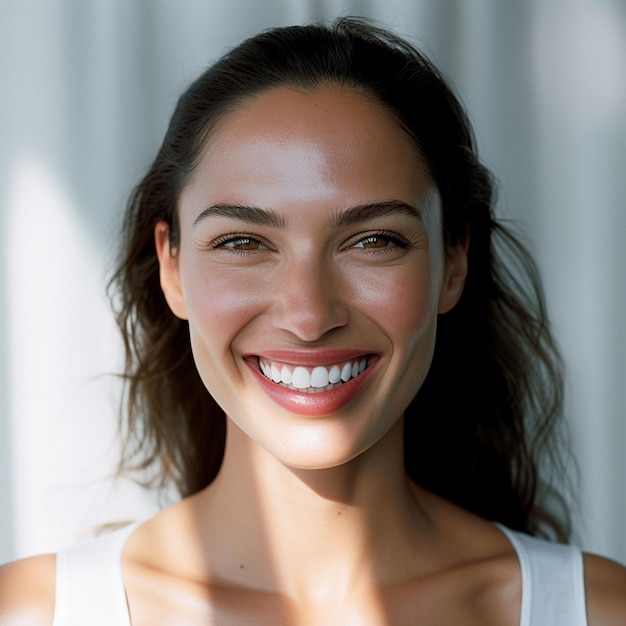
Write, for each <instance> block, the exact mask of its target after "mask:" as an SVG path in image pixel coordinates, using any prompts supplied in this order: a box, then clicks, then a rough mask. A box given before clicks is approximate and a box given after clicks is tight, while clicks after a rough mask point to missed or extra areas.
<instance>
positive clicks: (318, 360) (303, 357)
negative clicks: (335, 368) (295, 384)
mask: <svg viewBox="0 0 626 626" xmlns="http://www.w3.org/2000/svg"><path fill="white" fill-rule="evenodd" d="M371 354H373V353H372V351H371V350H363V349H357V348H319V349H315V350H311V349H308V350H304V349H300V350H299V349H293V348H291V349H272V350H262V351H260V352H255V353H250V354H249V355H248V356H249V357H258V358H260V359H267V360H268V361H276V362H279V363H285V364H290V365H302V366H305V367H306V366H307V365H308V366H316V365H334V364H335V363H341V362H343V361H350V360H351V359H357V358H362V357H365V356H369V355H371Z"/></svg>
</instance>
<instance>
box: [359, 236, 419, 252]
mask: <svg viewBox="0 0 626 626" xmlns="http://www.w3.org/2000/svg"><path fill="white" fill-rule="evenodd" d="M407 246H408V242H407V241H405V240H404V239H403V238H401V237H399V236H398V235H394V234H391V233H382V232H381V233H371V234H369V235H367V236H365V237H362V238H361V239H359V240H358V241H357V242H355V243H354V244H352V247H353V248H368V249H375V250H380V249H383V248H396V247H399V248H406V247H407Z"/></svg>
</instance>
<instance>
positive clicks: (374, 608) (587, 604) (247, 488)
mask: <svg viewBox="0 0 626 626" xmlns="http://www.w3.org/2000/svg"><path fill="white" fill-rule="evenodd" d="M491 201H492V200H491V184H490V178H489V175H488V173H487V172H486V171H485V169H484V168H483V167H482V165H481V164H480V163H479V162H478V160H477V157H476V153H475V150H474V148H473V144H472V139H471V134H470V130H469V126H468V123H467V121H466V119H465V116H464V113H463V111H462V109H461V107H460V105H459V104H458V102H457V100H456V99H455V98H454V96H453V95H452V93H451V91H450V90H449V88H448V87H447V86H446V85H445V83H444V81H443V80H442V79H441V77H440V76H439V75H438V73H437V71H436V70H435V69H434V68H433V67H432V66H431V65H430V64H429V62H428V61H427V60H426V59H424V58H423V57H422V56H421V55H420V54H419V53H418V52H417V51H415V50H414V49H413V48H412V47H410V46H409V45H408V44H406V43H405V42H403V41H402V40H399V39H397V38H396V37H394V36H392V35H391V34H389V33H387V32H385V31H382V30H379V29H376V28H373V27H371V26H369V25H366V24H364V23H361V22H359V21H356V20H341V21H338V22H337V23H336V24H335V25H333V26H332V27H324V26H310V27H293V28H286V29H277V30H273V31H270V32H267V33H264V34H261V35H259V36H257V37H255V38H253V39H251V40H249V41H247V42H244V43H243V44H242V45H241V46H239V47H238V48H236V49H235V50H234V51H232V52H231V53H230V54H228V55H226V56H225V57H224V58H223V59H222V60H220V61H219V62H218V63H217V64H216V65H215V66H213V67H212V68H211V69H209V70H208V71H207V72H206V73H205V74H203V75H202V76H201V77H200V78H199V79H198V80H197V81H196V82H195V83H194V84H193V85H192V86H191V87H190V88H189V89H188V90H187V92H186V93H185V94H183V96H182V97H181V99H180V101H179V104H178V107H177V109H176V111H175V113H174V116H173V117H172V120H171V123H170V127H169V129H168V132H167V135H166V137H165V140H164V143H163V146H162V148H161V150H160V152H159V154H158V156H157V158H156V160H155V162H154V164H153V165H152V167H151V169H150V171H149V172H148V174H147V175H146V177H145V178H144V179H143V181H142V182H141V183H140V185H139V186H138V188H137V190H136V191H135V194H134V195H133V197H132V199H131V202H130V204H129V208H128V211H127V215H126V221H125V226H124V242H123V257H122V260H121V263H120V266H119V269H118V271H117V273H116V275H115V277H114V281H113V286H114V287H115V288H116V289H117V291H116V293H117V300H116V307H117V313H118V322H119V324H120V328H121V330H122V333H123V337H124V340H125V342H126V344H125V345H126V351H127V367H126V382H127V397H126V399H127V407H126V409H127V411H126V418H127V420H128V422H127V424H126V425H125V429H126V431H127V432H129V433H130V439H129V441H128V448H127V450H128V454H127V456H126V458H125V463H124V465H125V467H126V468H127V469H141V470H147V471H148V472H150V471H151V470H152V472H153V475H154V476H156V478H155V479H154V480H155V482H157V483H160V484H162V485H166V484H168V483H170V482H172V481H173V482H174V484H175V485H176V486H177V487H178V489H179V491H180V493H181V495H182V496H184V498H183V499H182V501H181V502H179V503H177V504H175V505H174V506H172V507H170V508H167V509H165V510H164V511H162V512H161V513H159V514H158V515H157V516H156V517H154V518H153V519H151V520H148V521H147V522H145V523H143V524H140V525H138V524H134V525H131V526H129V527H126V528H125V529H122V530H120V531H116V532H114V533H112V534H110V535H108V536H105V537H103V538H100V539H97V540H95V542H93V543H92V544H89V545H88V546H86V547H83V548H78V549H76V550H73V551H68V552H64V553H61V554H59V555H58V557H55V556H54V555H49V556H42V557H36V558H35V559H29V560H26V561H22V562H18V563H15V564H12V565H9V566H6V567H5V569H4V570H3V572H2V578H1V579H0V581H1V584H0V590H1V591H0V594H1V595H0V598H1V599H2V600H1V602H0V606H2V611H1V612H0V615H1V616H2V619H3V620H4V621H2V622H0V623H2V624H4V623H7V624H10V623H18V620H19V619H22V620H26V621H27V623H29V624H52V623H53V624H55V626H69V625H72V626H73V625H77V624H81V625H83V624H107V625H109V626H111V625H122V624H123V625H125V626H127V625H128V624H132V625H133V626H138V625H144V624H150V625H155V624H183V623H184V624H222V623H229V624H230V623H242V624H250V623H254V624H265V623H267V624H282V623H285V624H415V623H427V624H448V623H453V624H477V625H478V624H479V625H481V626H484V625H489V624H498V625H509V624H510V625H518V624H522V625H523V626H537V625H541V626H551V625H557V624H558V625H559V626H561V625H563V624H568V626H576V625H582V624H587V623H588V624H591V625H597V624H603V625H604V624H623V623H625V621H626V570H624V569H623V568H621V567H620V566H618V565H616V564H613V563H611V562H609V561H606V560H604V559H601V558H598V557H593V556H589V555H584V556H583V555H581V554H580V552H579V551H578V550H576V549H574V548H571V547H567V546H563V545H558V544H552V543H549V542H547V541H544V540H539V539H536V538H532V537H529V535H542V534H543V535H552V536H554V537H556V538H559V539H566V538H567V534H568V529H567V521H566V516H565V518H564V516H563V515H562V514H559V510H558V507H557V508H555V507H554V506H551V505H550V501H549V500H547V499H546V498H545V497H544V496H545V494H546V493H547V492H548V490H547V488H546V485H545V484H544V482H542V480H540V477H539V475H538V472H537V464H538V463H537V461H538V455H539V453H540V452H541V453H542V454H543V455H544V456H543V457H542V464H545V454H546V451H548V452H551V453H553V454H555V452H554V451H555V450H556V448H555V447H554V446H555V444H554V441H553V438H552V437H551V433H553V432H554V429H555V420H556V419H557V417H558V414H559V408H560V386H559V385H560V383H559V368H558V359H557V357H556V355H555V351H554V348H553V344H552V341H551V338H550V335H549V332H548V330H547V326H546V320H545V314H544V311H543V307H542V304H541V296H540V292H539V291H538V287H537V279H536V277H535V275H534V274H533V266H532V263H531V261H530V260H529V259H528V257H527V256H526V253H525V252H524V250H523V248H522V247H521V246H520V245H519V244H518V243H517V242H516V241H515V239H514V238H513V237H512V236H511V235H510V234H508V233H507V231H505V230H504V229H503V227H502V226H500V225H499V224H498V223H497V222H496V221H495V220H494V218H493V216H492V213H491ZM207 392H208V393H207ZM557 468H558V465H557ZM155 469H156V471H155ZM552 502H553V503H554V502H556V504H558V499H556V501H555V500H554V498H553V499H552ZM587 616H588V618H587ZM12 620H13V621H12ZM20 623H22V622H20Z"/></svg>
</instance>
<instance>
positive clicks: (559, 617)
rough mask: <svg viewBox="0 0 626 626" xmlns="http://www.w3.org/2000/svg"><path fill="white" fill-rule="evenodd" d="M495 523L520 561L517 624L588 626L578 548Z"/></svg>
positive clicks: (583, 579)
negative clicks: (518, 618) (519, 608)
mask: <svg viewBox="0 0 626 626" xmlns="http://www.w3.org/2000/svg"><path fill="white" fill-rule="evenodd" d="M496 526H497V527H498V528H499V529H500V530H501V531H502V532H503V533H504V534H505V535H506V536H507V538H508V539H509V541H510V542H511V544H512V545H513V547H514V548H515V551H516V552H517V556H518V559H519V562H520V568H521V573H522V610H521V617H520V626H563V625H564V624H567V626H588V624H587V607H586V601H585V577H584V571H583V556H582V552H581V551H580V549H578V548H576V547H574V546H569V545H563V544H558V543H552V542H550V541H545V540H542V539H538V538H536V537H531V536H529V535H525V534H523V533H519V532H516V531H512V530H510V529H508V528H506V527H504V526H502V525H501V524H496Z"/></svg>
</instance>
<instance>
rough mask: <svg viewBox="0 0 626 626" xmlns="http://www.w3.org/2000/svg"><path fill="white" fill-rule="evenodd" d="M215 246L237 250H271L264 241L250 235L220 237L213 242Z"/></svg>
mask: <svg viewBox="0 0 626 626" xmlns="http://www.w3.org/2000/svg"><path fill="white" fill-rule="evenodd" d="M213 247H214V248H226V249H227V250H233V251H237V252H245V251H247V250H252V251H255V250H269V249H270V248H269V247H268V246H266V245H265V244H264V243H263V242H262V241H260V240H259V239H256V238H255V237H251V236H249V235H227V236H225V237H220V239H218V240H216V241H215V242H214V244H213Z"/></svg>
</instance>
